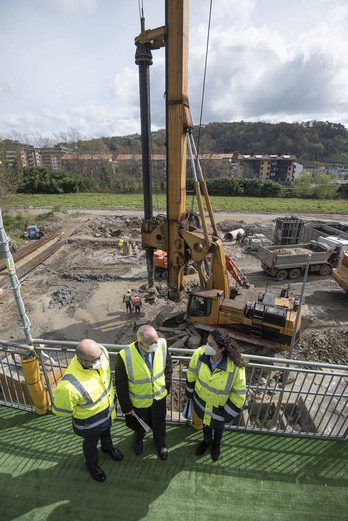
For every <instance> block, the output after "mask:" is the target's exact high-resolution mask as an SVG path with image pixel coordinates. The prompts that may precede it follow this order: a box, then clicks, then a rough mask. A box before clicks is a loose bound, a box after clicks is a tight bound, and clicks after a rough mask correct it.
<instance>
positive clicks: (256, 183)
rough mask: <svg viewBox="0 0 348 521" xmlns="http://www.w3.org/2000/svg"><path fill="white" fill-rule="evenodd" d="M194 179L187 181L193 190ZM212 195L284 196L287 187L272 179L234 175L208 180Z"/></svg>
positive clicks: (189, 187) (189, 188) (188, 187)
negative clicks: (241, 177) (237, 177)
mask: <svg viewBox="0 0 348 521" xmlns="http://www.w3.org/2000/svg"><path fill="white" fill-rule="evenodd" d="M193 187H194V184H193V180H192V179H189V180H188V181H187V189H188V190H193ZM207 188H208V192H209V194H210V195H217V196H229V197H231V196H233V197H284V195H285V189H284V188H283V187H282V186H280V185H279V184H277V183H273V182H272V181H264V180H263V179H236V178H233V177H228V178H223V177H220V178H217V179H210V180H209V181H207Z"/></svg>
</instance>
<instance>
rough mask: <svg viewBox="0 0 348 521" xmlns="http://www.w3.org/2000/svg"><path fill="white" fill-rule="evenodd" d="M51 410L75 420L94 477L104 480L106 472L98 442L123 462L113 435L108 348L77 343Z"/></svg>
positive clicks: (112, 400)
mask: <svg viewBox="0 0 348 521" xmlns="http://www.w3.org/2000/svg"><path fill="white" fill-rule="evenodd" d="M52 411H53V412H54V414H56V415H57V416H63V417H68V416H71V417H72V426H73V430H74V432H75V434H77V435H79V436H81V437H82V438H83V454H84V456H85V459H86V465H87V468H88V470H89V472H90V474H91V476H92V478H93V479H95V480H96V481H105V479H106V475H105V472H104V471H103V470H102V469H101V468H100V467H99V466H98V449H97V445H98V441H99V440H100V441H101V450H102V451H103V452H106V453H108V454H109V455H110V456H111V457H112V458H113V459H114V460H116V461H121V460H122V459H123V455H122V454H121V452H120V451H119V450H118V449H116V448H115V447H114V446H113V444H112V440H111V434H110V428H111V424H112V422H113V420H114V419H115V418H116V409H115V391H114V386H113V383H112V379H111V369H110V362H109V355H108V352H107V350H106V349H105V347H103V346H101V345H99V344H97V343H96V342H95V341H94V340H91V339H88V338H87V339H85V340H82V341H81V342H80V343H79V344H78V346H77V347H76V355H75V356H74V358H73V359H72V360H71V362H70V364H69V366H68V368H67V370H66V371H65V373H64V376H63V378H62V379H61V381H60V382H59V383H58V385H57V388H56V391H55V393H54V403H53V407H52Z"/></svg>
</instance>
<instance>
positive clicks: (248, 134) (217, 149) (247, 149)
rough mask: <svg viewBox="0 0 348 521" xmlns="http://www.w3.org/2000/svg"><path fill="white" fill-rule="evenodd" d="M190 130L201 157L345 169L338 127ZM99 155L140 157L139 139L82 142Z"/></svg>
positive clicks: (161, 145) (346, 142) (346, 153)
mask: <svg viewBox="0 0 348 521" xmlns="http://www.w3.org/2000/svg"><path fill="white" fill-rule="evenodd" d="M198 130H199V129H198V128H194V135H195V140H196V143H197V144H198V142H199V152H200V153H202V154H208V153H210V154H228V153H233V154H234V155H235V158H236V157H237V155H238V154H291V155H295V156H296V157H297V160H298V162H299V163H302V164H303V165H304V167H305V168H309V167H319V166H326V167H328V168H330V167H332V168H334V167H342V166H343V165H346V166H347V165H348V130H347V129H346V128H345V127H344V126H343V125H341V124H340V123H330V122H328V121H326V122H322V121H310V122H305V123H276V124H272V123H263V122H258V123H246V122H244V121H240V122H236V123H224V122H223V123H209V124H208V125H205V126H204V127H202V128H201V131H200V136H198V134H199V132H198ZM165 139H166V137H165V131H164V130H160V131H158V132H153V134H152V147H153V154H164V153H165ZM96 147H97V150H98V151H100V152H102V151H104V152H103V153H113V154H140V153H141V137H140V136H139V135H137V134H135V135H132V136H126V137H108V138H101V139H96V140H91V141H85V142H84V149H85V150H87V149H93V151H94V150H95V153H96V152H97V150H96Z"/></svg>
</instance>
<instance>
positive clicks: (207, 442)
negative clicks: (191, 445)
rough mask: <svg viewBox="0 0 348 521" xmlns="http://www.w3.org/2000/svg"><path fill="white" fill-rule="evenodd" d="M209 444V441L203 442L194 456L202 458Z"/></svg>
mask: <svg viewBox="0 0 348 521" xmlns="http://www.w3.org/2000/svg"><path fill="white" fill-rule="evenodd" d="M210 443H211V442H210V441H204V440H203V441H202V442H201V443H200V444H199V445H198V447H197V449H196V456H202V455H203V454H204V453H205V451H206V450H207V448H208V447H209V445H210Z"/></svg>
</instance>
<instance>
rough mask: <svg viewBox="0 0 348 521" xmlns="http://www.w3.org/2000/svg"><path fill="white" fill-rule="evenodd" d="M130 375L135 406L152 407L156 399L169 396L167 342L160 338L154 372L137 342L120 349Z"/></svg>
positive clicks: (153, 367)
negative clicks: (136, 345) (139, 349)
mask: <svg viewBox="0 0 348 521" xmlns="http://www.w3.org/2000/svg"><path fill="white" fill-rule="evenodd" d="M120 356H121V357H122V360H123V362H124V366H125V368H126V372H127V376H128V389H129V398H130V400H131V402H132V404H133V406H134V407H138V408H140V409H141V408H144V407H150V406H151V405H152V403H153V401H154V400H161V399H162V398H164V397H165V396H167V390H166V382H165V374H164V370H165V367H166V359H167V342H166V341H165V339H164V338H159V339H158V349H157V350H156V351H155V353H154V356H153V361H152V372H151V371H150V369H149V368H148V367H147V365H146V363H145V361H144V359H143V357H142V356H141V354H140V353H139V351H138V350H137V348H136V347H135V342H133V344H130V345H129V346H128V347H127V348H126V349H122V351H120Z"/></svg>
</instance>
